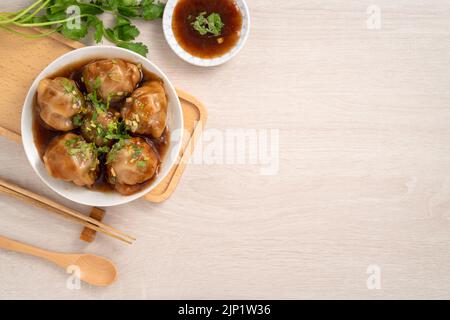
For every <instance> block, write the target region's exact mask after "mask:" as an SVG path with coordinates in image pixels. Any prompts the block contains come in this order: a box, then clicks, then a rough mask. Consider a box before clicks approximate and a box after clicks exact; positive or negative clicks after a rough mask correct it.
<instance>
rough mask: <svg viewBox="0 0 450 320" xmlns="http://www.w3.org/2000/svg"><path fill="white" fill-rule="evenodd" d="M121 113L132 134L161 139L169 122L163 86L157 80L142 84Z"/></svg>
mask: <svg viewBox="0 0 450 320" xmlns="http://www.w3.org/2000/svg"><path fill="white" fill-rule="evenodd" d="M121 113H122V117H123V119H124V121H125V124H126V125H127V127H128V128H129V129H130V130H131V131H132V132H134V133H138V134H143V135H150V136H153V137H155V138H159V137H161V135H162V134H163V132H164V129H165V127H166V120H167V96H166V92H165V90H164V86H163V84H162V83H161V82H160V81H156V80H153V81H147V82H145V83H144V84H142V86H141V87H140V88H137V89H136V90H134V92H133V93H132V95H131V96H130V97H129V98H127V99H126V101H125V104H124V106H123V108H122V110H121Z"/></svg>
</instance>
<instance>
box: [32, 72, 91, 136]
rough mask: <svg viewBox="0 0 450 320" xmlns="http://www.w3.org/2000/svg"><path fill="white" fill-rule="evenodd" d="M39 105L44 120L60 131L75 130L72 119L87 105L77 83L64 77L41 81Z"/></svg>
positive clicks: (38, 95)
mask: <svg viewBox="0 0 450 320" xmlns="http://www.w3.org/2000/svg"><path fill="white" fill-rule="evenodd" d="M37 103H38V106H39V114H40V116H41V118H42V120H43V121H44V122H45V123H46V124H47V125H48V126H49V127H51V128H53V129H55V130H59V131H69V130H72V129H74V128H75V126H74V124H73V122H72V118H73V117H74V116H75V115H77V114H79V113H80V112H82V110H83V108H84V105H85V102H84V97H83V95H82V94H81V92H80V90H78V88H77V85H76V84H75V82H74V81H73V80H70V79H67V78H63V77H57V78H55V79H53V80H52V79H43V80H41V82H39V86H38V89H37Z"/></svg>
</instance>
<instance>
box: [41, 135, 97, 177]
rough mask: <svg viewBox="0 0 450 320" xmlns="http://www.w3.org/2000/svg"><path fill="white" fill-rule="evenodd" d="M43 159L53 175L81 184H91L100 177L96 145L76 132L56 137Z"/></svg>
mask: <svg viewBox="0 0 450 320" xmlns="http://www.w3.org/2000/svg"><path fill="white" fill-rule="evenodd" d="M43 160H44V165H45V168H46V169H47V171H48V173H49V174H50V175H51V176H52V177H54V178H57V179H62V180H65V181H72V182H73V183H75V184H76V185H79V186H91V185H93V184H94V183H95V181H96V179H97V177H98V172H99V170H98V165H99V161H98V158H97V152H96V150H95V146H94V145H93V144H92V143H87V142H86V141H85V140H84V139H83V138H82V137H81V136H78V135H76V134H74V133H66V134H64V135H61V136H57V137H55V138H54V139H53V140H52V141H51V142H50V144H49V146H48V147H47V149H46V151H45V154H44V157H43Z"/></svg>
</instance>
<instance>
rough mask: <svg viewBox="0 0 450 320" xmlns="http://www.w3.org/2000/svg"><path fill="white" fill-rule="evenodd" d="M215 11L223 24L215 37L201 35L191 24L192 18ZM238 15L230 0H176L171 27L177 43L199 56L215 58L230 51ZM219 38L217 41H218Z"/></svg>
mask: <svg viewBox="0 0 450 320" xmlns="http://www.w3.org/2000/svg"><path fill="white" fill-rule="evenodd" d="M202 12H206V17H207V16H208V15H209V14H211V13H218V14H219V15H220V17H221V19H222V22H223V23H224V26H223V28H222V30H221V34H220V35H219V36H215V35H213V34H210V33H207V34H206V35H201V34H200V33H199V32H198V31H197V30H195V29H194V28H193V26H192V23H193V22H194V21H195V19H196V17H197V16H198V15H199V14H200V13H202ZM241 28H242V15H241V12H240V10H239V8H238V6H237V5H236V3H235V2H234V1H233V0H180V1H179V2H178V3H177V5H176V7H175V10H174V13H173V19H172V29H173V33H174V35H175V39H176V40H177V41H178V43H179V44H180V46H181V47H182V48H183V49H184V50H186V51H187V52H189V53H190V54H192V55H193V56H196V57H200V58H215V57H219V56H222V55H224V54H225V53H227V52H228V51H230V50H231V49H232V48H233V47H234V46H235V45H236V44H237V42H238V41H239V37H240V32H241ZM219 39H220V40H219Z"/></svg>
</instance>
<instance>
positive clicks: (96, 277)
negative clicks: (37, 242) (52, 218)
mask: <svg viewBox="0 0 450 320" xmlns="http://www.w3.org/2000/svg"><path fill="white" fill-rule="evenodd" d="M0 248H3V249H7V250H13V251H17V252H21V253H26V254H30V255H33V256H36V257H40V258H44V259H46V260H48V261H51V262H53V263H55V264H57V265H58V266H60V267H62V268H64V269H65V270H67V267H69V266H72V265H74V266H78V267H79V268H80V271H81V272H80V273H81V274H80V279H81V280H83V281H85V282H87V283H89V284H92V285H94V286H108V285H110V284H112V283H113V282H114V281H115V280H116V278H117V269H116V267H115V265H114V264H113V263H112V262H111V261H109V260H108V259H105V258H103V257H100V256H96V255H93V254H75V253H74V254H68V253H58V252H52V251H47V250H44V249H41V248H36V247H33V246H30V245H27V244H23V243H20V242H17V241H14V240H11V239H8V238H5V237H2V236H0Z"/></svg>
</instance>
